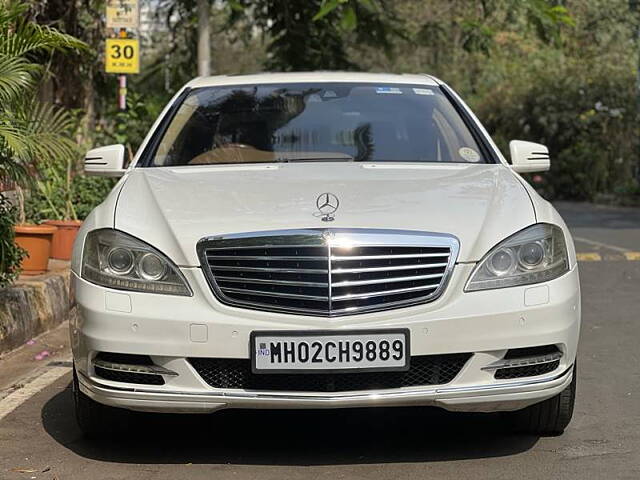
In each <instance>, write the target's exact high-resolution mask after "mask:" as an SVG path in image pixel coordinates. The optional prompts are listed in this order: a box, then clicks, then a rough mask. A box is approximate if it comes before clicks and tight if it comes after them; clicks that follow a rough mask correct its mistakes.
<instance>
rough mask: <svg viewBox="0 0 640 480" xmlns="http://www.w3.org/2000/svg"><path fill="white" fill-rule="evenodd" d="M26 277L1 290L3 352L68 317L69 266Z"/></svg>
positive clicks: (1, 343) (69, 304) (1, 347)
mask: <svg viewBox="0 0 640 480" xmlns="http://www.w3.org/2000/svg"><path fill="white" fill-rule="evenodd" d="M65 267H66V268H59V269H57V270H54V271H51V272H48V273H47V274H45V275H40V276H37V277H33V278H24V277H21V279H20V280H19V281H18V282H16V283H15V284H14V285H12V286H11V287H8V288H5V289H3V290H0V353H4V352H7V351H9V350H12V349H14V348H17V347H19V346H20V345H23V344H24V343H25V342H27V341H29V340H30V339H32V338H33V337H35V336H36V335H38V334H40V333H43V332H46V331H48V330H50V329H52V328H54V327H56V326H57V325H59V324H60V323H62V322H63V321H64V320H66V319H67V318H69V313H70V310H71V302H70V299H69V278H70V277H69V269H68V266H65Z"/></svg>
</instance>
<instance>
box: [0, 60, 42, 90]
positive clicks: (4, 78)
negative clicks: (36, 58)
mask: <svg viewBox="0 0 640 480" xmlns="http://www.w3.org/2000/svg"><path fill="white" fill-rule="evenodd" d="M37 70H38V67H37V66H36V65H34V64H32V63H31V62H29V61H28V60H27V59H25V58H21V57H12V56H9V55H5V54H0V102H7V101H9V100H10V99H11V98H12V97H16V96H18V95H20V93H21V92H22V91H23V90H24V89H26V88H29V87H30V86H31V85H32V84H33V73H34V72H35V71H37Z"/></svg>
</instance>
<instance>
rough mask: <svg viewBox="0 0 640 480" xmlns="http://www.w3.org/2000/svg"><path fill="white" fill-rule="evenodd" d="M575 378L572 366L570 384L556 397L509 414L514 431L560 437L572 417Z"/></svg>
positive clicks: (574, 370)
mask: <svg viewBox="0 0 640 480" xmlns="http://www.w3.org/2000/svg"><path fill="white" fill-rule="evenodd" d="M576 377H577V370H576V366H575V365H574V367H573V379H572V380H571V383H570V384H569V385H568V386H567V388H565V389H564V390H563V391H562V392H560V393H559V394H558V395H556V396H555V397H552V398H549V399H548V400H545V401H543V402H540V403H536V404H535V405H531V406H530V407H527V408H524V409H522V410H518V411H515V412H509V413H508V415H509V417H511V420H512V421H513V425H514V427H515V428H516V430H517V431H519V432H522V433H529V434H532V435H561V434H562V433H563V432H564V429H565V428H567V425H569V422H570V421H571V417H572V416H573V406H574V404H575V400H576Z"/></svg>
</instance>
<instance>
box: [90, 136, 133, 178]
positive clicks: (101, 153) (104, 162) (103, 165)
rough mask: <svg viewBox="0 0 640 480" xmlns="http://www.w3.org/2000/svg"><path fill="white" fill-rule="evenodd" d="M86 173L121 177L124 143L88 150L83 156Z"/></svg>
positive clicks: (122, 173) (122, 172)
mask: <svg viewBox="0 0 640 480" xmlns="http://www.w3.org/2000/svg"><path fill="white" fill-rule="evenodd" d="M84 171H85V173H86V174H87V175H96V176H101V177H121V176H122V175H124V172H125V169H124V145H120V144H118V145H108V146H106V147H100V148H94V149H92V150H89V151H88V152H87V154H86V155H85V157H84Z"/></svg>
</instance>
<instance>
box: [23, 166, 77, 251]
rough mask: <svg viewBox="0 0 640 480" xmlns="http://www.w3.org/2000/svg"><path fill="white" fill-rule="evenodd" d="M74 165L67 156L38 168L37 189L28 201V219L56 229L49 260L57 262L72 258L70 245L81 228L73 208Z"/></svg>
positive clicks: (71, 245) (71, 246)
mask: <svg viewBox="0 0 640 480" xmlns="http://www.w3.org/2000/svg"><path fill="white" fill-rule="evenodd" d="M74 163H75V162H74V158H73V156H71V155H69V156H66V157H62V158H58V159H55V160H53V161H50V162H47V163H46V164H43V165H40V178H39V179H38V180H37V182H36V186H37V188H36V189H34V191H33V192H32V193H31V195H30V197H29V201H28V202H27V211H28V212H30V215H29V217H30V218H31V219H34V220H43V222H42V223H43V225H51V226H55V227H57V230H56V231H55V232H54V233H53V240H52V244H51V258H55V259H57V260H69V259H71V251H72V250H73V242H74V241H75V239H76V236H77V235H78V230H79V229H80V226H81V225H82V222H81V221H80V220H78V215H77V213H76V209H75V207H74V198H73V173H74V172H73V170H74V168H73V167H74Z"/></svg>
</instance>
